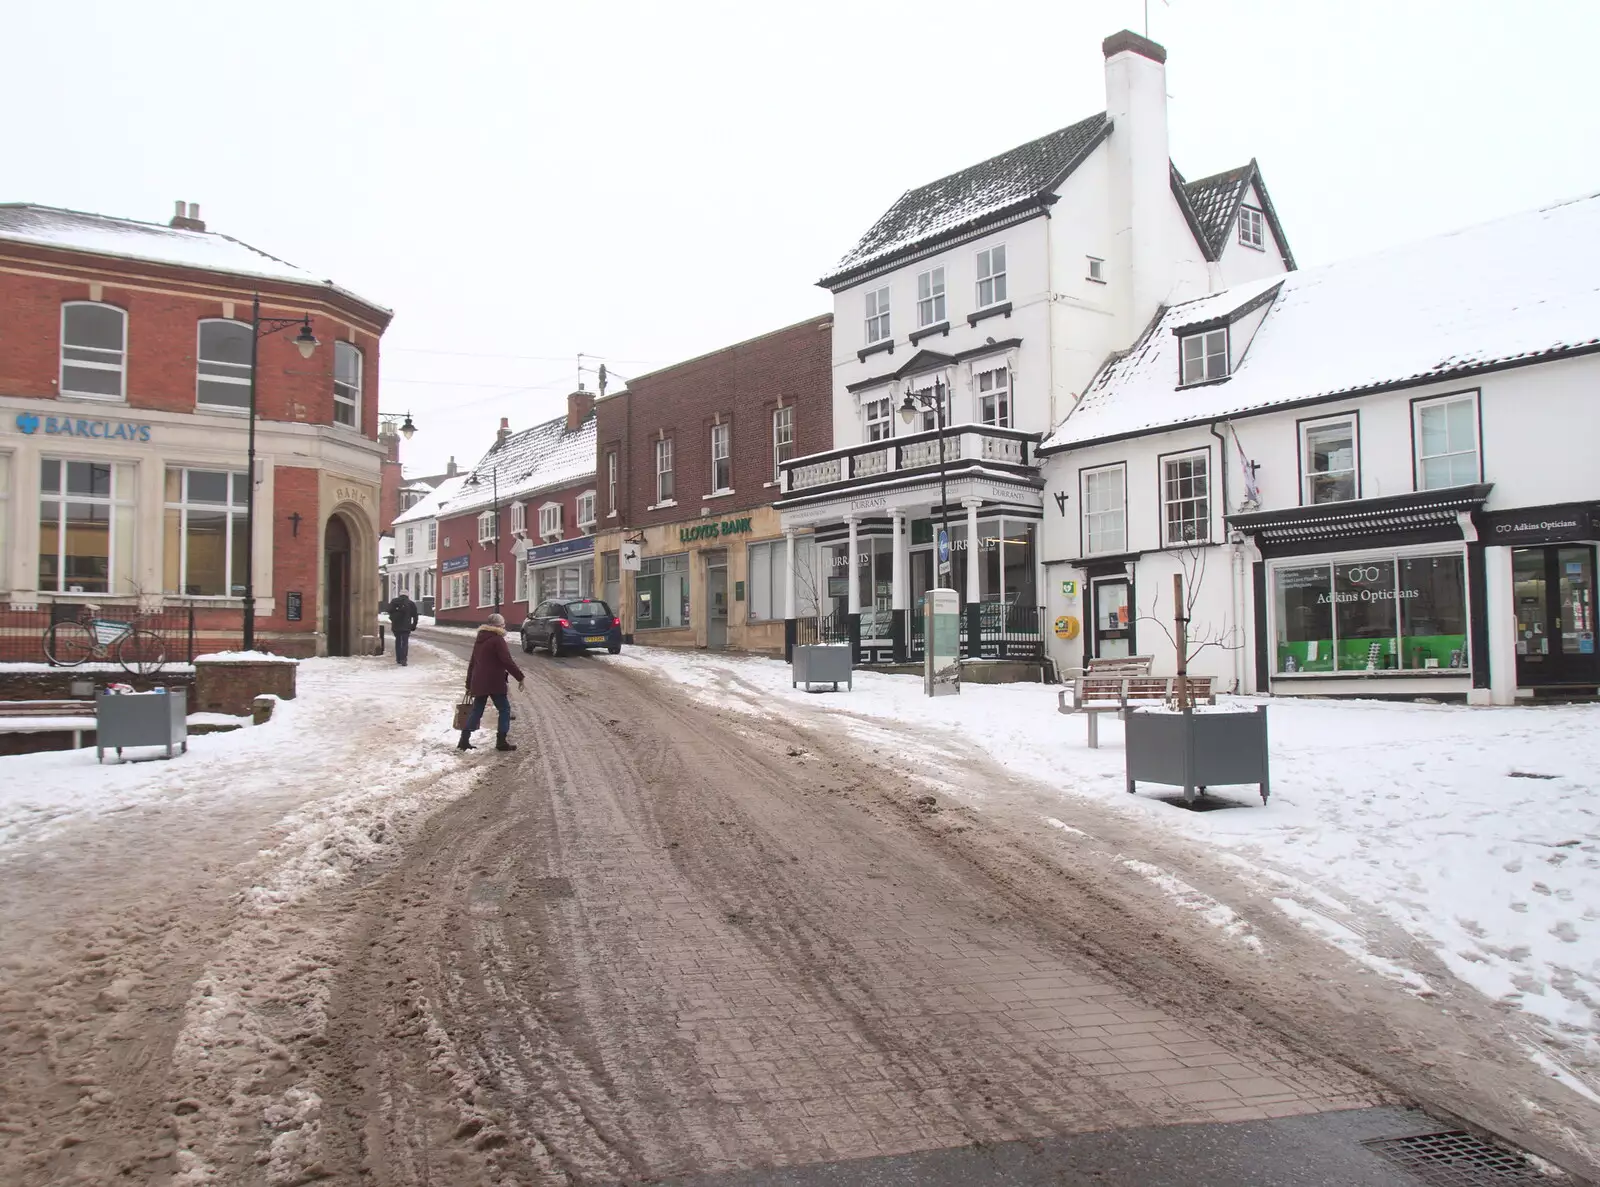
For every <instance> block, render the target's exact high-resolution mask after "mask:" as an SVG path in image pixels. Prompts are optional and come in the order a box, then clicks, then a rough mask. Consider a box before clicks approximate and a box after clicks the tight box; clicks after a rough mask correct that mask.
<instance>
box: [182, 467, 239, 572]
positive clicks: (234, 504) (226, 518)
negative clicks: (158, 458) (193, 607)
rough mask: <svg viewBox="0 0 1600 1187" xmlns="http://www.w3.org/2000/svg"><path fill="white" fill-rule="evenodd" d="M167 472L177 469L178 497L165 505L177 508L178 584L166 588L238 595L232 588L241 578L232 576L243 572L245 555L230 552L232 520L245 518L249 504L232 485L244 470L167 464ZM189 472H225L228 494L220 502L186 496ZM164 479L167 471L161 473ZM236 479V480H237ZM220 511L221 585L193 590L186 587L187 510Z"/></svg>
mask: <svg viewBox="0 0 1600 1187" xmlns="http://www.w3.org/2000/svg"><path fill="white" fill-rule="evenodd" d="M166 473H167V474H173V473H176V474H177V475H178V476H179V478H178V484H179V485H178V497H177V499H175V500H167V501H166V502H165V509H166V510H167V511H176V512H178V588H177V589H169V590H167V591H166V592H167V593H169V594H172V595H174V596H176V597H183V598H237V597H242V596H243V595H242V594H236V593H234V592H233V590H234V587H235V586H242V585H243V584H244V582H243V580H235V578H242V577H243V576H244V572H243V570H244V558H243V557H236V556H234V554H233V532H234V526H235V523H236V522H238V523H244V522H246V521H247V519H248V516H247V512H248V507H247V505H246V499H245V497H243V496H238V495H235V493H234V490H235V487H237V486H241V485H243V480H244V477H245V475H244V472H243V471H235V470H214V469H212V468H211V467H209V466H168V467H167V469H166ZM192 473H202V474H224V475H226V476H227V480H228V481H227V496H226V498H225V500H224V501H223V502H220V503H213V502H205V501H197V500H194V499H191V498H190V496H189V475H190V474H192ZM162 477H163V482H164V481H165V478H166V475H163V476H162ZM236 480H238V481H236ZM192 510H194V511H212V512H215V511H221V512H223V528H222V538H223V544H222V550H223V552H222V588H223V592H222V593H220V594H192V593H189V592H188V587H189V512H190V511H192ZM165 580H166V570H165V566H163V569H162V582H163V584H165Z"/></svg>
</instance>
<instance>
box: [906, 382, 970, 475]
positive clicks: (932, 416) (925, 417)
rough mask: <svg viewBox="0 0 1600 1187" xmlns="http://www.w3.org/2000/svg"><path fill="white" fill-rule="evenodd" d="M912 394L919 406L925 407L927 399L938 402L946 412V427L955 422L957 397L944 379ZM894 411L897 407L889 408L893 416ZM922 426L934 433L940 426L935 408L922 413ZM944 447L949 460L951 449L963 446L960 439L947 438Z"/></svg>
mask: <svg viewBox="0 0 1600 1187" xmlns="http://www.w3.org/2000/svg"><path fill="white" fill-rule="evenodd" d="M936 391H937V392H939V393H940V398H939V399H938V400H937V401H933V393H934V392H936ZM912 395H913V396H914V397H915V398H916V401H917V406H918V407H919V408H921V407H924V402H925V401H929V402H936V403H937V404H938V405H939V406H940V408H942V410H943V412H944V427H945V428H947V429H948V428H949V427H950V426H951V425H953V424H955V399H954V395H953V393H952V392H951V391H950V385H949V384H948V383H946V382H945V381H944V380H942V379H936V380H934V381H933V382H932V383H930V384H929V385H928V386H927V387H924V388H919V389H917V390H915V391H913V392H912ZM894 411H895V409H894V408H892V407H891V408H890V410H889V412H890V416H891V417H893V415H894ZM921 426H922V431H923V432H924V433H932V432H934V431H935V430H937V429H938V427H939V412H938V411H936V410H935V409H934V408H928V409H927V410H926V411H925V412H923V414H922V421H921ZM944 447H945V450H946V452H945V455H944V456H945V460H947V461H948V460H949V459H950V457H951V454H950V452H949V450H950V449H951V448H952V447H953V448H954V449H956V450H957V451H959V450H960V448H961V443H960V442H959V441H956V442H952V441H950V440H949V439H948V438H947V439H946V440H945V443H944ZM955 456H957V457H960V456H961V455H960V453H959V452H957V453H956V455H955Z"/></svg>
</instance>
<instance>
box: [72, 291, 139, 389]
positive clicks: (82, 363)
mask: <svg viewBox="0 0 1600 1187" xmlns="http://www.w3.org/2000/svg"><path fill="white" fill-rule="evenodd" d="M85 305H87V306H92V307H94V308H96V309H114V310H116V311H117V314H118V315H119V316H120V317H121V318H122V346H121V347H120V348H119V349H117V350H112V349H110V348H109V347H103V346H74V345H71V344H69V343H68V342H67V310H68V309H73V308H77V307H79V306H85ZM60 332H61V338H60V341H61V350H60V358H59V360H58V362H59V367H58V370H57V382H56V391H57V393H58V394H60V395H63V396H72V397H73V398H74V399H79V400H103V401H105V402H106V403H111V404H116V403H126V402H127V399H128V311H127V310H126V309H124V308H122V306H120V305H113V304H111V303H110V302H109V301H63V302H62V303H61V322H60ZM69 350H76V351H81V352H86V354H87V355H88V356H90V357H81V358H72V359H69V358H67V351H69ZM113 355H114V356H115V361H113V360H112V356H113ZM69 366H70V367H77V368H82V369H84V370H89V371H115V372H116V374H117V394H116V395H114V396H113V395H108V394H107V393H105V392H84V391H78V390H77V389H76V388H72V387H69V386H67V368H68V367H69Z"/></svg>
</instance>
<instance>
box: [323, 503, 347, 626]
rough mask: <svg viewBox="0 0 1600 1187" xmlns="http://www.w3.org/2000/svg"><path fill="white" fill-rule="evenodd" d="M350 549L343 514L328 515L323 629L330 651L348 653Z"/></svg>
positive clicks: (324, 557)
mask: <svg viewBox="0 0 1600 1187" xmlns="http://www.w3.org/2000/svg"><path fill="white" fill-rule="evenodd" d="M353 551H354V550H353V548H352V546H351V540H350V529H349V528H348V527H347V526H345V522H344V518H343V517H342V516H340V515H331V516H329V517H328V526H327V528H326V529H325V530H324V531H323V536H322V572H323V596H322V604H323V606H324V607H325V613H326V615H327V620H326V622H325V623H324V624H323V629H324V630H325V631H326V633H327V639H328V654H329V655H349V654H350V653H351V634H352V630H351V628H352V625H353V623H352V620H351V613H350V609H351V607H350V595H351V592H352V585H351V581H352V577H353V576H354V574H353V572H352V570H353V565H352V553H353Z"/></svg>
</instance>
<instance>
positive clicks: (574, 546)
mask: <svg viewBox="0 0 1600 1187" xmlns="http://www.w3.org/2000/svg"><path fill="white" fill-rule="evenodd" d="M593 551H594V537H593V536H578V537H576V538H575V539H572V540H557V541H556V542H555V543H554V544H539V545H536V546H535V547H533V548H530V549H528V563H529V564H530V565H543V564H546V563H548V562H550V561H558V560H562V559H564V558H566V557H569V556H582V555H583V554H585V553H590V552H593Z"/></svg>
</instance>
